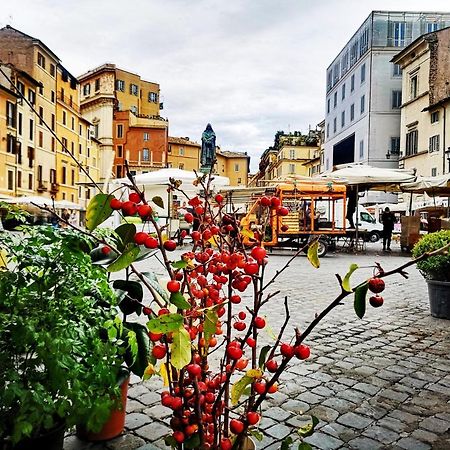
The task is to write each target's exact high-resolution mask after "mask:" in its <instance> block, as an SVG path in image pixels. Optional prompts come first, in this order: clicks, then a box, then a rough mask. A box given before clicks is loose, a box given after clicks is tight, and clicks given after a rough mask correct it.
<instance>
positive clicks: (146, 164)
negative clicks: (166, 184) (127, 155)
mask: <svg viewBox="0 0 450 450" xmlns="http://www.w3.org/2000/svg"><path fill="white" fill-rule="evenodd" d="M128 165H129V166H130V167H131V166H132V167H155V168H158V169H163V168H164V167H166V163H163V162H161V161H159V162H158V161H142V160H141V161H128Z"/></svg>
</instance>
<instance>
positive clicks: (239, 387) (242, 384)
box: [230, 375, 253, 405]
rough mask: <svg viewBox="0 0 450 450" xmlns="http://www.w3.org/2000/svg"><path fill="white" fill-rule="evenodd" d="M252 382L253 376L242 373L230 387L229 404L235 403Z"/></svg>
mask: <svg viewBox="0 0 450 450" xmlns="http://www.w3.org/2000/svg"><path fill="white" fill-rule="evenodd" d="M252 382H253V378H252V377H249V376H247V375H244V376H243V377H242V378H241V379H240V380H238V381H236V383H234V384H233V386H232V387H231V397H230V398H231V404H232V405H237V404H238V403H239V399H240V398H241V395H242V394H243V393H244V391H245V388H246V387H247V386H248V385H249V384H251V383H252Z"/></svg>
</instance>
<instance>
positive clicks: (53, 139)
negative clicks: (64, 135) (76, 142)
mask: <svg viewBox="0 0 450 450" xmlns="http://www.w3.org/2000/svg"><path fill="white" fill-rule="evenodd" d="M54 151H56V139H55V138H54V137H53V136H52V152H54Z"/></svg>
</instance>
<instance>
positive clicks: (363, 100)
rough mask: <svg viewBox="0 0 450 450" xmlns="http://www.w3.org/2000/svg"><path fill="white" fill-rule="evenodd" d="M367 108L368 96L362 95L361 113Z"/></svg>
mask: <svg viewBox="0 0 450 450" xmlns="http://www.w3.org/2000/svg"><path fill="white" fill-rule="evenodd" d="M365 109H366V96H365V95H363V96H362V97H361V107H360V112H361V114H363V113H364V111H365Z"/></svg>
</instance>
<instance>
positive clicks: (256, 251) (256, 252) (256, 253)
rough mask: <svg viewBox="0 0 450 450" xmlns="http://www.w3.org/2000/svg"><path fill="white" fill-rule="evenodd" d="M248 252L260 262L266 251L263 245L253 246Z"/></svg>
mask: <svg viewBox="0 0 450 450" xmlns="http://www.w3.org/2000/svg"><path fill="white" fill-rule="evenodd" d="M250 254H251V255H252V258H254V259H256V261H258V262H259V263H261V261H262V260H263V259H264V258H265V257H266V255H267V252H266V249H265V248H263V247H253V248H252V251H251V252H250Z"/></svg>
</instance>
